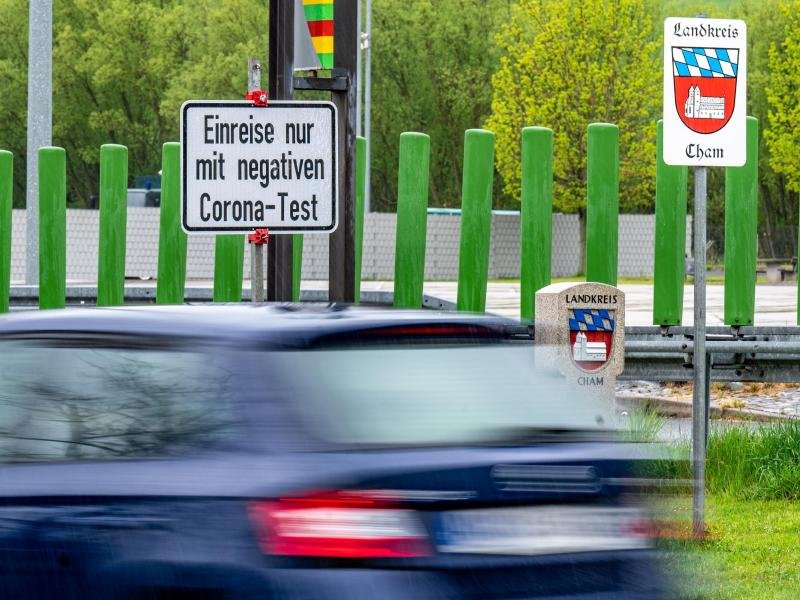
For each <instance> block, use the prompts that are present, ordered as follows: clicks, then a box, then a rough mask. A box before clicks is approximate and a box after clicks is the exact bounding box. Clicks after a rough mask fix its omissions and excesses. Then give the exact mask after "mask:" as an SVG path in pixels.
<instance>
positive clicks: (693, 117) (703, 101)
mask: <svg viewBox="0 0 800 600" xmlns="http://www.w3.org/2000/svg"><path fill="white" fill-rule="evenodd" d="M738 63H739V50H738V49H732V48H680V47H673V48H672V80H673V82H674V84H675V108H676V109H677V111H678V115H679V116H680V118H681V121H683V123H684V125H686V126H687V127H688V128H689V129H691V130H692V131H694V132H696V133H716V132H717V131H719V130H720V129H722V128H723V127H725V125H726V124H727V123H728V121H729V120H730V118H731V115H733V107H734V104H735V101H736V79H737V75H738V66H739V65H738Z"/></svg>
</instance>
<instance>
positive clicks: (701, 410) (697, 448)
mask: <svg viewBox="0 0 800 600" xmlns="http://www.w3.org/2000/svg"><path fill="white" fill-rule="evenodd" d="M707 174H708V169H707V168H706V167H695V170H694V350H693V352H694V360H693V365H694V389H693V391H692V480H693V500H692V521H693V530H694V535H695V537H702V536H703V534H704V533H705V485H706V432H707V429H708V406H707V404H706V402H707V398H708V381H707V378H708V371H707V369H706V361H707V360H708V357H707V356H706V180H707V179H706V178H707Z"/></svg>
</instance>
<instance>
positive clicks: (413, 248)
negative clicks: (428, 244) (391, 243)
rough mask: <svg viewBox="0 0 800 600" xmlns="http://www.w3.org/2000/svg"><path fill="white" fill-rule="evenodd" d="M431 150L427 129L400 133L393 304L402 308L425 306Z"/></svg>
mask: <svg viewBox="0 0 800 600" xmlns="http://www.w3.org/2000/svg"><path fill="white" fill-rule="evenodd" d="M430 152H431V140H430V137H428V136H427V135H425V134H424V133H415V132H405V133H402V134H400V157H399V163H398V171H397V226H396V232H397V233H396V238H395V255H394V305H395V306H397V307H401V308H422V286H423V283H424V281H425V237H426V233H427V223H428V172H429V165H430ZM490 201H491V198H490ZM462 212H463V211H462Z"/></svg>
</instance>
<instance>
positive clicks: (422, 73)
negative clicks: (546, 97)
mask: <svg viewBox="0 0 800 600" xmlns="http://www.w3.org/2000/svg"><path fill="white" fill-rule="evenodd" d="M511 1H512V0H410V1H409V2H397V1H396V0H374V3H373V4H374V6H373V15H374V20H373V92H372V100H373V106H374V107H375V108H374V110H373V113H372V114H373V118H372V133H373V136H372V137H373V139H372V163H371V164H372V207H373V209H374V210H384V211H385V210H394V208H395V206H396V189H397V160H398V141H399V136H400V134H401V133H402V132H404V131H421V132H423V133H427V134H428V135H430V136H431V161H430V171H431V174H430V204H431V205H432V206H445V207H451V206H456V207H457V206H460V204H461V163H462V154H463V145H464V131H465V130H466V129H469V128H473V127H480V126H481V125H482V123H483V121H484V120H485V118H486V116H487V115H488V114H489V105H490V102H491V88H490V86H489V85H488V84H489V81H490V79H491V76H492V73H493V72H494V71H495V69H496V67H497V50H496V46H495V42H494V40H493V34H494V32H495V31H496V30H497V29H498V27H499V26H500V24H501V23H503V22H504V21H505V20H507V18H508V16H509V13H510V7H511Z"/></svg>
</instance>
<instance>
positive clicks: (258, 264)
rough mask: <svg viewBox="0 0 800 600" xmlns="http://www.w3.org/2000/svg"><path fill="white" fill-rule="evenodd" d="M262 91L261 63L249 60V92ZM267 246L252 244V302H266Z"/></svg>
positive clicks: (252, 59) (254, 59) (255, 59)
mask: <svg viewBox="0 0 800 600" xmlns="http://www.w3.org/2000/svg"><path fill="white" fill-rule="evenodd" d="M260 89H261V61H259V60H258V59H257V58H250V59H248V60H247V91H248V92H252V91H253V90H260ZM265 246H266V244H253V243H251V244H250V301H251V302H263V301H264V248H265Z"/></svg>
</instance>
